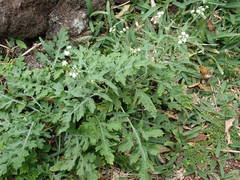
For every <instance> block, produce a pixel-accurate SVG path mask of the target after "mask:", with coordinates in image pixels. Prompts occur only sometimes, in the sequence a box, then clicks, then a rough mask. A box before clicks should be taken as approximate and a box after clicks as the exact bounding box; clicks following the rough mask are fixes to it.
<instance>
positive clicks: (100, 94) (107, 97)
mask: <svg viewBox="0 0 240 180" xmlns="http://www.w3.org/2000/svg"><path fill="white" fill-rule="evenodd" d="M94 96H99V97H101V98H103V99H105V100H107V101H110V102H112V99H111V98H110V97H109V96H108V95H107V94H104V93H95V94H94Z"/></svg>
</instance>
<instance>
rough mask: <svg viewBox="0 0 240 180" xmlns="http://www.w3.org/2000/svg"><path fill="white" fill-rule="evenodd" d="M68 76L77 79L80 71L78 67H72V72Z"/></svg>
mask: <svg viewBox="0 0 240 180" xmlns="http://www.w3.org/2000/svg"><path fill="white" fill-rule="evenodd" d="M68 75H69V76H70V77H72V78H76V77H77V76H78V75H79V70H78V68H77V66H76V65H74V66H73V67H72V71H71V72H69V73H68Z"/></svg>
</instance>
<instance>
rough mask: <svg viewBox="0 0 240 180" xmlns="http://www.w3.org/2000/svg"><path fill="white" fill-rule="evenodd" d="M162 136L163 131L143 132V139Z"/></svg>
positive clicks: (150, 130) (151, 130)
mask: <svg viewBox="0 0 240 180" xmlns="http://www.w3.org/2000/svg"><path fill="white" fill-rule="evenodd" d="M163 134H164V133H163V131H162V130H160V129H149V130H144V131H143V138H144V139H146V140H148V139H149V138H150V137H161V136H163Z"/></svg>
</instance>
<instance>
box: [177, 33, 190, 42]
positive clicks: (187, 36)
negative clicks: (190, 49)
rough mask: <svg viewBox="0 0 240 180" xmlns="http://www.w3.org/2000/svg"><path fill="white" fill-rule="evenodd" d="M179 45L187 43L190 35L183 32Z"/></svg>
mask: <svg viewBox="0 0 240 180" xmlns="http://www.w3.org/2000/svg"><path fill="white" fill-rule="evenodd" d="M178 38H179V40H178V44H182V43H186V42H187V39H188V38H189V35H188V34H187V33H186V32H184V31H183V32H181V33H180V35H179V36H178Z"/></svg>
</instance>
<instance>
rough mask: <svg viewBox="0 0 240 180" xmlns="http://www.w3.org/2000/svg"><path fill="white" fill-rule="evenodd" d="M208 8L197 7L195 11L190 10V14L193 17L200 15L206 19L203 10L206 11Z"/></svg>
mask: <svg viewBox="0 0 240 180" xmlns="http://www.w3.org/2000/svg"><path fill="white" fill-rule="evenodd" d="M208 8H209V7H208V6H205V7H203V6H199V7H198V8H197V9H196V10H191V14H192V15H193V16H197V15H200V16H202V17H203V18H204V19H206V16H205V14H204V13H205V10H206V9H208Z"/></svg>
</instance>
